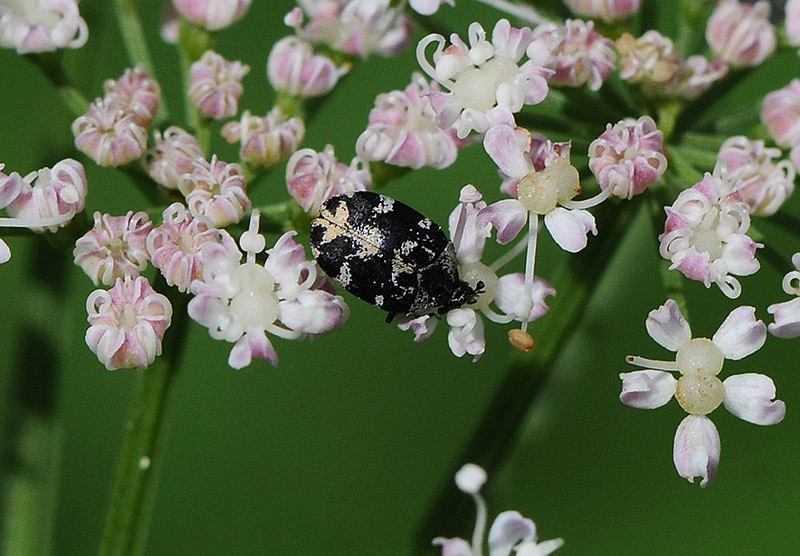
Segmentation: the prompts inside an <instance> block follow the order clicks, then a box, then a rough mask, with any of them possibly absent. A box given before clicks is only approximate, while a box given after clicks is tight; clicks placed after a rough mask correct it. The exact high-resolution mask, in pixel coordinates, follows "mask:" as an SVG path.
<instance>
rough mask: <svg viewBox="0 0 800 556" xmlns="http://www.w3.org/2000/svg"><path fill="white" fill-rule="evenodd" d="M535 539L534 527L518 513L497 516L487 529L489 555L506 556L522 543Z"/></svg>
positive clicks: (512, 512) (506, 512) (502, 513)
mask: <svg viewBox="0 0 800 556" xmlns="http://www.w3.org/2000/svg"><path fill="white" fill-rule="evenodd" d="M535 538H536V525H534V523H533V521H531V520H530V519H528V518H525V517H522V515H521V514H520V513H519V512H515V511H505V512H501V513H499V514H498V515H497V517H496V518H495V520H494V523H492V526H491V527H490V528H489V554H491V556H508V555H509V554H511V549H512V548H514V546H515V545H517V544H518V543H520V542H522V541H529V540H532V539H535Z"/></svg>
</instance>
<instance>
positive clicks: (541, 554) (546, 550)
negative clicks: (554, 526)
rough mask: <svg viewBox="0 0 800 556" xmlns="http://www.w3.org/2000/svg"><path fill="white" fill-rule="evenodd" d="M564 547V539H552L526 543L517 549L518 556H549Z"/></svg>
mask: <svg viewBox="0 0 800 556" xmlns="http://www.w3.org/2000/svg"><path fill="white" fill-rule="evenodd" d="M562 546H564V539H550V540H548V541H542V542H540V543H536V542H524V543H522V544H520V545H519V546H518V547H517V556H548V555H549V554H552V553H553V552H555V551H556V550H558V549H559V548H561V547H562Z"/></svg>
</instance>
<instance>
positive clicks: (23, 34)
mask: <svg viewBox="0 0 800 556" xmlns="http://www.w3.org/2000/svg"><path fill="white" fill-rule="evenodd" d="M88 38H89V28H88V27H87V25H86V21H84V19H83V18H82V17H81V15H80V13H79V11H78V2H77V0H27V1H22V2H8V1H6V2H2V3H0V46H2V47H4V48H14V49H16V51H17V52H18V53H19V54H30V53H33V52H50V51H53V50H58V49H59V48H81V47H82V46H83V45H85V44H86V41H87V40H88Z"/></svg>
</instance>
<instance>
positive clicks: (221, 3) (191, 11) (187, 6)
mask: <svg viewBox="0 0 800 556" xmlns="http://www.w3.org/2000/svg"><path fill="white" fill-rule="evenodd" d="M250 2H251V0H172V5H173V6H175V9H176V10H177V11H178V13H179V14H181V15H182V16H183V17H185V18H186V19H188V20H189V21H191V22H192V23H194V24H195V25H199V26H201V27H205V28H206V29H208V30H209V31H219V30H220V29H224V28H225V27H228V26H229V25H231V24H232V23H235V22H236V21H238V20H239V19H241V18H242V17H243V16H244V14H245V13H246V12H247V10H248V8H250Z"/></svg>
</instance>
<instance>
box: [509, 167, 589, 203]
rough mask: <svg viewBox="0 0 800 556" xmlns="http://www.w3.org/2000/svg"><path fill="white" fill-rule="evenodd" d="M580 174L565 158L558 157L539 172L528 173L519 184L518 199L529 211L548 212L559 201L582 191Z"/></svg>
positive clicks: (568, 198) (566, 199)
mask: <svg viewBox="0 0 800 556" xmlns="http://www.w3.org/2000/svg"><path fill="white" fill-rule="evenodd" d="M580 189H581V186H580V176H579V175H578V169H577V168H575V167H574V166H573V165H572V164H570V163H569V161H568V160H567V159H565V158H558V159H556V160H554V161H553V162H551V163H550V165H549V166H547V167H545V169H544V170H541V171H539V172H532V173H530V174H526V175H525V176H524V177H523V178H522V179H520V180H519V183H518V184H517V199H518V200H519V202H520V203H522V206H523V207H525V209H526V210H527V211H528V212H533V213H535V214H547V213H548V212H550V211H551V210H553V209H554V208H556V205H557V204H558V202H559V201H569V200H570V199H572V198H573V197H574V196H575V195H577V194H578V193H579V192H580Z"/></svg>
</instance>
